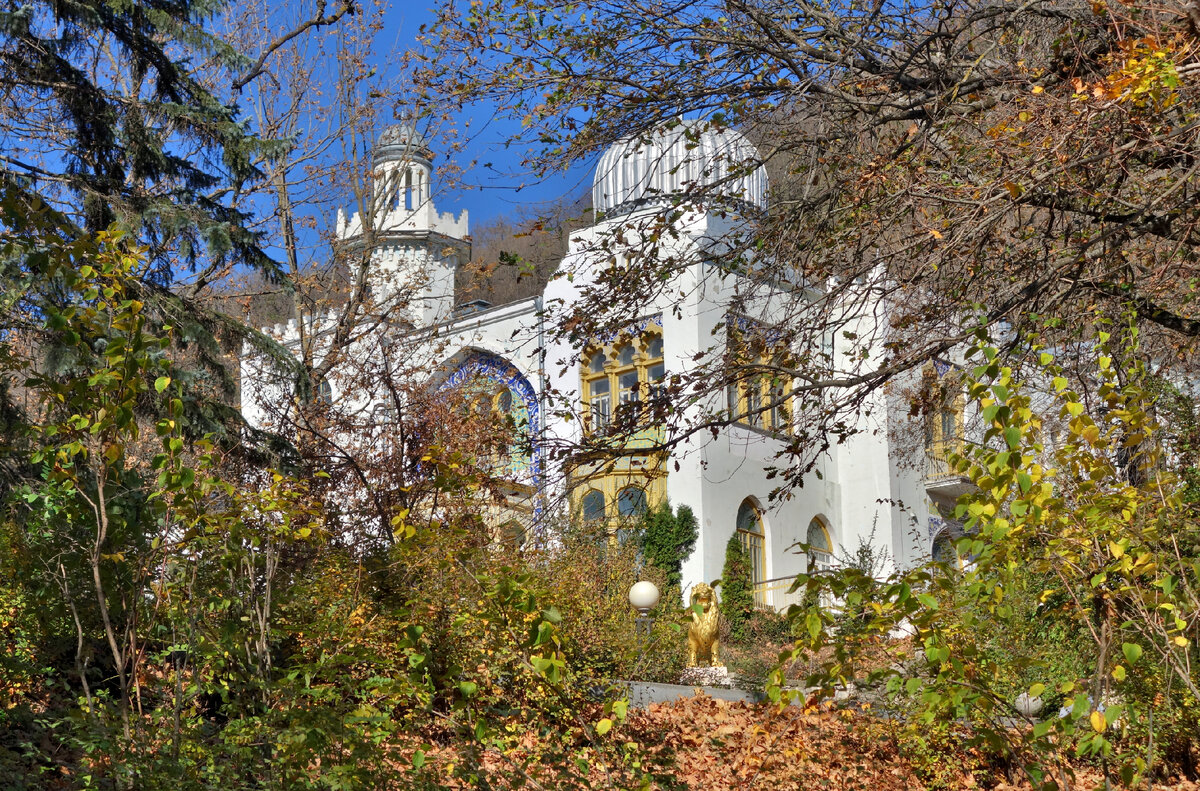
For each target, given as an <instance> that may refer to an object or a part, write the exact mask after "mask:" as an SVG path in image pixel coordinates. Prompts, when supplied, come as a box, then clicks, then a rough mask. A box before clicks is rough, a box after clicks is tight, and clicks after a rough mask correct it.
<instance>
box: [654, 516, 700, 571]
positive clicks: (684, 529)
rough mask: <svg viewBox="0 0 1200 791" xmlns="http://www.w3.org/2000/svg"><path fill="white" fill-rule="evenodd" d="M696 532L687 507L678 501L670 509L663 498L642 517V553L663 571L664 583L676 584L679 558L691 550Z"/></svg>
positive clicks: (680, 564) (692, 518)
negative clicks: (677, 505)
mask: <svg viewBox="0 0 1200 791" xmlns="http://www.w3.org/2000/svg"><path fill="white" fill-rule="evenodd" d="M699 535H700V533H699V529H698V527H697V524H696V515H695V514H694V513H692V509H691V508H689V507H688V506H686V505H681V506H679V508H678V509H676V510H675V512H674V513H672V511H671V505H670V503H665V502H664V503H662V504H661V505H660V506H659V507H658V508H656V509H654V510H653V511H650V512H648V513H647V514H646V515H645V517H643V519H642V554H643V555H645V557H646V560H647V561H648V562H649V563H650V564H652V565H653V566H655V567H656V568H659V569H662V570H663V571H664V572H665V573H666V575H667V584H668V585H673V586H679V585H680V584H681V583H682V581H683V572H682V567H683V561H685V560H687V558H688V556H689V555H691V554H692V550H693V549H694V548H695V546H696V539H697V538H698V537H699Z"/></svg>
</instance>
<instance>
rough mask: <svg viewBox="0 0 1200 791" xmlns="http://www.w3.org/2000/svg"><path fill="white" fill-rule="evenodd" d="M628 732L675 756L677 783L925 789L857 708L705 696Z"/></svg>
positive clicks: (651, 750)
mask: <svg viewBox="0 0 1200 791" xmlns="http://www.w3.org/2000/svg"><path fill="white" fill-rule="evenodd" d="M626 735H627V736H629V735H633V736H635V738H637V737H641V738H638V741H639V742H641V744H642V747H643V749H644V750H645V751H646V753H648V754H649V755H653V756H656V757H659V758H662V759H666V758H667V757H668V756H670V757H673V759H674V765H675V769H676V773H675V776H676V778H677V779H678V780H682V781H684V782H686V783H687V785H688V787H689V788H694V789H712V790H713V791H719V790H720V789H734V788H737V789H746V788H763V789H767V788H770V789H779V790H784V789H812V788H838V789H859V788H862V789H872V790H873V791H890V789H917V788H922V785H921V784H920V782H919V781H918V780H917V779H916V777H915V776H914V775H913V773H912V770H911V768H910V767H909V766H908V763H907V762H906V761H904V760H903V759H902V758H901V757H900V756H899V754H898V752H897V749H896V745H895V743H894V742H893V741H892V740H891V739H889V738H887V737H886V733H885V731H884V729H883V728H882V727H881V726H880V724H879V722H878V721H876V720H873V719H871V718H869V717H866V716H863V715H857V714H854V713H852V712H849V711H830V710H824V711H809V712H803V711H801V710H800V709H799V708H796V707H788V708H786V709H784V710H783V711H778V710H777V709H776V708H775V707H771V706H765V705H749V704H745V703H730V702H727V701H723V700H714V699H712V698H710V697H707V696H704V695H700V696H697V697H694V698H690V699H687V700H681V701H677V702H675V703H671V704H655V705H652V706H650V707H649V709H647V710H646V711H641V712H636V713H634V714H632V715H631V716H630V718H629V721H628V723H627V724H626ZM664 763H665V761H664Z"/></svg>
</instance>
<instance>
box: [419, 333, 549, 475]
mask: <svg viewBox="0 0 1200 791" xmlns="http://www.w3.org/2000/svg"><path fill="white" fill-rule="evenodd" d="M481 380H482V381H486V382H492V383H495V384H497V385H503V386H505V387H507V388H508V389H509V390H511V391H512V392H513V393H514V394H515V395H516V396H517V397H518V398H520V399H521V402H522V405H523V406H524V410H523V411H525V412H526V413H527V414H528V416H529V418H528V419H529V436H530V438H531V439H532V440H533V454H532V458H531V459H530V466H529V473H530V477H531V478H532V482H533V486H534V488H536V489H538V490H539V491H540V490H541V488H542V458H541V456H542V452H541V447H540V446H539V443H538V442H537V438H538V437H540V436H541V417H542V416H541V409H540V407H541V405H540V403H539V401H538V395H537V391H536V390H534V389H533V385H531V384H530V383H529V380H528V379H527V378H525V375H524V374H523V373H521V372H520V371H519V370H518V369H517V367H516V366H515V365H513V364H512V363H510V362H509V361H508V360H506V359H504V358H503V357H501V356H500V355H498V354H493V353H491V352H485V351H479V350H478V349H474V350H471V351H470V352H469V353H468V354H467V355H466V357H464V358H463V359H462V360H461V361H460V362H459V364H458V366H457V367H456V368H454V370H453V371H451V372H450V375H449V376H447V377H446V379H445V380H444V381H443V382H442V384H441V386H440V387H438V390H449V389H452V388H457V387H463V386H469V385H471V384H472V383H473V382H479V381H481Z"/></svg>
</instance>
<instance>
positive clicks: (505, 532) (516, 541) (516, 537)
mask: <svg viewBox="0 0 1200 791" xmlns="http://www.w3.org/2000/svg"><path fill="white" fill-rule="evenodd" d="M499 539H500V543H501V545H503V546H505V547H508V548H509V549H520V548H521V545H522V544H524V543H525V527H524V526H523V525H522V524H521V523H520V522H518V521H517V520H516V519H510V520H508V521H507V522H505V523H504V524H502V525H500V530H499Z"/></svg>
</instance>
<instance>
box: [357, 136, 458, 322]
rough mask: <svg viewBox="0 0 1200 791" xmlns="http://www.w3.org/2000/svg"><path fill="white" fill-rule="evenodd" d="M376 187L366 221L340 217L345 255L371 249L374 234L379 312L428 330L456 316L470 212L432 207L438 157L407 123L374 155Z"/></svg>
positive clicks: (385, 139)
mask: <svg viewBox="0 0 1200 791" xmlns="http://www.w3.org/2000/svg"><path fill="white" fill-rule="evenodd" d="M372 172H373V188H372V194H371V198H370V201H369V202H368V207H367V211H368V213H369V216H368V217H367V218H364V217H363V216H362V212H356V213H354V214H353V215H352V216H351V217H350V218H349V220H347V219H346V214H345V212H343V211H341V210H339V211H338V218H337V236H338V240H339V243H340V244H341V246H342V247H343V249H345V250H347V251H351V252H352V251H353V250H355V249H356V248H361V246H362V245H364V244H366V234H365V233H364V229H365V228H370V229H372V230H373V236H374V239H373V248H372V251H371V262H372V266H371V275H370V276H371V278H372V280H371V287H372V293H373V295H374V298H375V300H376V302H377V303H378V304H379V305H381V306H397V307H399V308H400V310H399V311H398V312H399V316H398V318H402V319H405V320H407V321H409V322H411V324H412V325H413V326H414V327H418V328H423V327H430V326H432V325H434V324H437V323H438V322H441V321H446V320H448V319H449V318H450V317H451V314H452V311H453V308H454V273H455V270H456V269H457V268H458V265H459V264H460V263H461V262H464V261H466V260H467V259H468V258H469V257H470V254H471V244H470V241H469V240H468V239H467V233H468V231H467V212H466V210H465V209H464V210H463V212H462V213H461V214H459V215H458V216H457V217H456V216H454V214H452V213H450V212H439V211H438V210H437V207H436V206H435V205H434V202H433V189H432V184H433V152H432V151H431V150H430V148H429V146H428V144H427V143H426V140H425V137H424V135H422V134H421V133H420V132H419V131H417V129H416V128H414V127H413V126H410V125H408V124H397V125H395V126H390V127H388V128H387V129H386V130H384V132H383V134H382V135H380V137H379V140H378V141H376V144H375V150H374V152H373V155H372Z"/></svg>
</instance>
